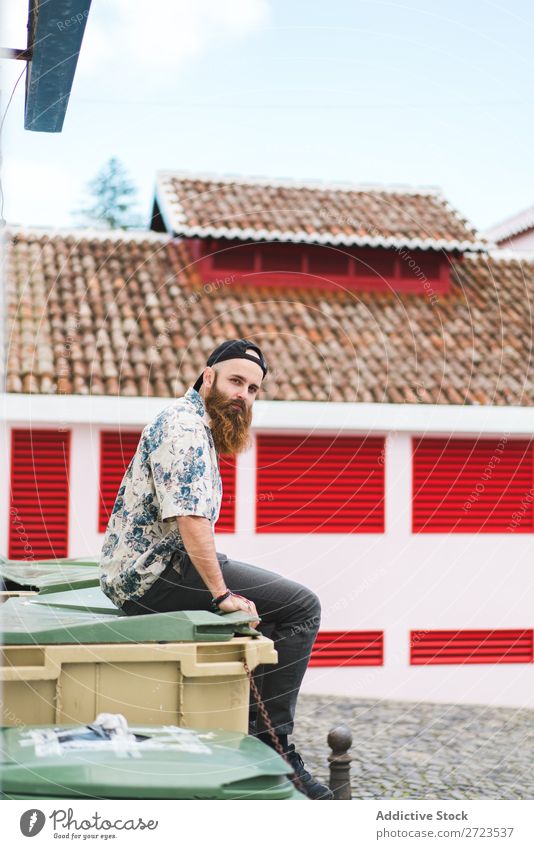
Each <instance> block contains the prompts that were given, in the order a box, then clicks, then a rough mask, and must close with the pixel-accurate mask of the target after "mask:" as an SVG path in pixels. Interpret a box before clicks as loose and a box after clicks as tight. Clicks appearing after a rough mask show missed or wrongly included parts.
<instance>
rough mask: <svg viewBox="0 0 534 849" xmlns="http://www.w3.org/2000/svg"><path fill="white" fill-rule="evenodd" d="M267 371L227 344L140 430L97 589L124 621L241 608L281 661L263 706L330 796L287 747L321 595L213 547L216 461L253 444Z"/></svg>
mask: <svg viewBox="0 0 534 849" xmlns="http://www.w3.org/2000/svg"><path fill="white" fill-rule="evenodd" d="M266 374H267V364H266V362H265V359H264V357H263V354H262V352H261V350H260V348H259V347H258V346H257V345H255V344H253V343H252V342H249V340H247V339H233V340H228V341H226V342H223V343H222V345H219V347H218V348H216V349H215V351H213V353H212V354H211V355H210V356H209V357H208V360H207V366H206V368H205V369H204V371H203V373H202V375H201V376H200V377H199V378H198V380H197V381H196V383H195V385H194V386H193V387H190V388H189V389H188V390H187V392H186V393H185V395H184V396H183V397H182V398H178V399H176V401H175V402H174V403H173V404H171V405H170V406H168V407H166V408H165V409H164V410H163V411H162V412H161V413H160V414H159V415H158V416H157V417H156V419H155V420H154V421H153V422H152V423H151V424H149V425H147V426H146V427H145V429H144V430H143V433H142V435H141V439H140V441H139V445H138V448H137V451H136V453H135V455H134V457H133V458H132V461H131V463H130V465H129V466H128V469H127V470H126V473H125V475H124V478H123V481H122V484H121V487H120V489H119V492H118V494H117V498H116V501H115V505H114V507H113V512H112V515H111V517H110V520H109V525H108V527H107V530H106V534H105V537H104V544H103V548H102V555H101V561H100V565H101V581H100V582H101V587H102V590H103V592H104V593H105V594H106V595H107V596H108V597H109V598H110V599H112V601H113V602H114V603H115V604H116V605H117V606H118V607H120V608H121V609H122V610H123V611H124V612H125V613H126V614H127V615H138V614H146V613H156V612H158V613H160V612H167V611H171V610H211V611H215V612H217V611H220V612H222V613H230V612H232V611H237V610H243V611H245V612H246V613H249V614H251V616H253V617H254V621H253V623H252V624H253V625H259V628H260V630H261V628H262V627H264V628H266V629H268V630H269V632H270V636H271V637H272V639H273V640H274V644H275V648H276V650H277V651H278V664H277V665H276V666H272V667H265V668H264V669H263V670H262V674H261V678H262V682H263V688H262V696H263V700H264V701H265V704H266V706H267V710H268V712H269V714H270V717H271V721H272V723H273V725H274V727H275V729H276V732H277V735H278V738H279V740H280V742H281V744H282V746H283V748H284V751H285V753H286V757H287V759H288V761H289V763H290V764H291V766H292V767H293V769H294V771H295V773H296V775H297V776H298V777H299V778H300V781H301V784H302V786H303V788H304V790H305V792H306V794H307V795H308V797H309V798H311V799H331V798H333V797H332V793H331V791H330V790H329V789H328V788H327V787H325V786H324V785H322V784H320V783H319V782H317V781H316V780H315V779H314V778H313V777H312V776H311V775H310V773H309V772H308V771H307V770H306V769H305V767H304V764H303V761H302V758H301V757H300V755H299V754H298V752H296V751H295V747H294V745H290V744H289V743H288V735H290V734H291V733H292V731H293V724H294V715H295V707H296V702H297V696H298V693H299V689H300V685H301V682H302V678H303V677H304V673H305V671H306V668H307V665H308V661H309V658H310V654H311V649H312V646H313V643H314V640H315V636H316V634H317V631H318V629H319V622H320V614H321V608H320V604H319V599H318V598H317V596H316V595H315V594H314V593H312V592H311V591H310V590H309V589H307V588H306V587H304V586H302V585H300V584H298V583H295V582H294V581H290V580H288V579H287V578H283V577H282V576H280V575H277V574H275V573H273V572H269V571H266V570H265V569H260V568H258V567H257V566H252V565H250V564H248V563H241V562H239V561H237V560H230V559H229V558H228V557H227V556H226V554H221V553H219V552H217V551H216V550H215V542H214V536H213V526H214V525H215V522H216V521H217V518H218V516H219V510H220V506H221V499H222V484H221V476H220V472H219V454H239V453H241V452H242V451H244V450H245V449H246V448H247V447H248V445H249V444H250V426H251V421H252V405H253V403H254V401H255V400H256V397H257V395H258V392H259V389H260V386H261V383H262V380H263V378H264V377H265V375H266ZM260 622H261V624H259V623H260ZM258 677H259V676H258ZM253 707H254V706H253ZM254 723H255V724H254ZM250 731H251V733H255V734H256V735H257V736H258V737H260V739H262V740H263V741H264V742H265V743H267V744H268V745H272V741H271V739H270V737H269V734H268V733H267V731H266V729H265V727H264V726H263V724H262V719H261V716H259V715H258V716H256V717H252V723H251V728H250Z"/></svg>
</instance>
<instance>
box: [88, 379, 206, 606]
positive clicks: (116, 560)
mask: <svg viewBox="0 0 534 849" xmlns="http://www.w3.org/2000/svg"><path fill="white" fill-rule="evenodd" d="M221 498H222V484H221V476H220V472H219V463H218V456H217V452H216V451H215V445H214V443H213V437H212V434H211V430H210V428H209V425H208V417H207V414H206V411H205V408H204V401H203V400H202V397H201V396H200V395H199V393H198V392H196V390H195V389H193V388H190V389H188V390H187V392H186V393H185V395H184V396H183V397H182V398H178V399H177V400H176V401H175V402H174V403H173V404H171V405H170V406H168V407H166V408H165V409H164V410H162V412H161V413H160V414H159V415H158V416H157V417H156V418H155V419H154V421H153V422H151V423H150V424H148V425H147V426H146V427H145V428H144V430H143V433H142V434H141V439H140V440H139V445H138V446H137V451H136V452H135V454H134V456H133V458H132V460H131V462H130V465H129V466H128V468H127V470H126V472H125V474H124V477H123V479H122V483H121V486H120V489H119V491H118V493H117V498H116V500H115V505H114V507H113V512H112V514H111V516H110V519H109V524H108V527H107V530H106V533H105V536H104V543H103V547H102V553H101V556H100V567H101V575H100V586H101V588H102V591H103V592H104V593H105V594H106V595H107V596H108V597H109V598H110V599H111V600H112V601H113V602H114V603H115V604H116V605H117V606H118V607H122V605H123V604H124V603H125V602H126V601H129V600H134V601H138V600H139V599H140V598H141V597H142V596H143V595H144V594H145V593H146V591H147V590H148V588H149V587H150V586H151V585H152V584H153V583H154V581H155V580H156V578H157V577H158V576H159V575H161V573H162V572H163V570H164V569H165V568H166V567H167V566H168V565H169V564H170V561H171V559H172V555H173V554H174V552H175V551H176V549H177V548H178V547H182V548H183V542H182V538H181V537H180V533H179V531H178V524H177V522H176V517H177V516H204V517H205V518H206V519H209V520H210V522H211V524H212V527H213V525H214V524H215V522H216V521H217V519H218V517H219V511H220V507H221Z"/></svg>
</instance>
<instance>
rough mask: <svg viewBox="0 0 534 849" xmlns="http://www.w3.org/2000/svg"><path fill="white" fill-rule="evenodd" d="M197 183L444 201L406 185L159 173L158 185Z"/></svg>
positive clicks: (430, 190) (434, 191)
mask: <svg viewBox="0 0 534 849" xmlns="http://www.w3.org/2000/svg"><path fill="white" fill-rule="evenodd" d="M168 179H172V180H198V181H199V182H205V183H229V184H231V183H238V184H239V185H240V186H275V187H276V188H286V189H310V190H314V189H316V190H317V191H336V192H384V193H388V194H401V195H437V196H438V197H442V194H441V189H440V187H439V186H411V185H405V184H401V183H398V184H394V183H391V184H381V183H351V182H349V181H346V180H343V181H341V180H340V181H335V180H334V181H323V180H310V179H303V180H300V179H298V178H294V177H266V176H258V177H253V176H243V175H242V174H216V173H210V172H209V171H206V172H199V173H197V172H192V171H182V170H178V171H174V170H167V169H163V170H158V171H156V182H157V183H159V181H160V180H168Z"/></svg>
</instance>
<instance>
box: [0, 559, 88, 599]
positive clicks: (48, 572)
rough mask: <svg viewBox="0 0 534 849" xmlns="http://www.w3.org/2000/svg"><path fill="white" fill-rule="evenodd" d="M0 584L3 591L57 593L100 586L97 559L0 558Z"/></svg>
mask: <svg viewBox="0 0 534 849" xmlns="http://www.w3.org/2000/svg"><path fill="white" fill-rule="evenodd" d="M0 583H1V584H2V585H3V588H4V589H5V590H39V591H40V592H59V591H61V590H70V589H73V588H76V587H96V586H98V585H99V583H100V566H99V560H98V557H88V558H82V557H78V558H63V559H59V560H32V561H27V560H8V559H7V558H5V557H2V556H1V555H0Z"/></svg>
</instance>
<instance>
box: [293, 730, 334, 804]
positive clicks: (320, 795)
mask: <svg viewBox="0 0 534 849" xmlns="http://www.w3.org/2000/svg"><path fill="white" fill-rule="evenodd" d="M285 756H286V758H287V760H288V761H289V764H290V766H291V768H292V769H293V772H294V773H295V775H296V776H297V778H298V779H299V781H300V783H301V785H302V791H303V792H304V793H305V795H306V796H307V797H308V799H333V798H334V794H333V793H332V791H331V790H330V788H329V787H327V786H326V784H319V782H318V781H316V780H315V778H314V777H313V775H310V773H309V772H308V770H307V769H306V768H305V766H304V762H303V760H302V758H301V756H300V755H299V753H298V752H296V751H295V746H294V745H293V743H292V744H291V745H290V746H288V747H287V750H286V752H285ZM298 789H300V787H299V788H298Z"/></svg>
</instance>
